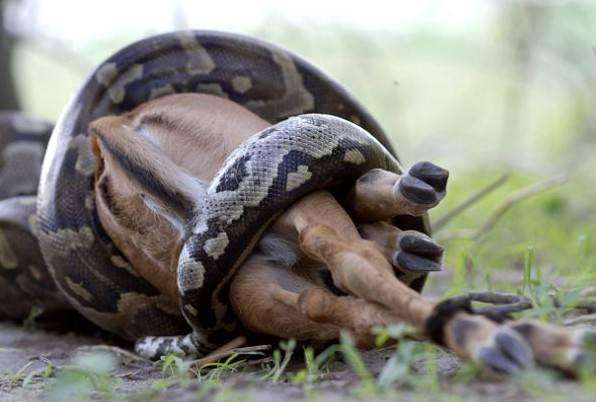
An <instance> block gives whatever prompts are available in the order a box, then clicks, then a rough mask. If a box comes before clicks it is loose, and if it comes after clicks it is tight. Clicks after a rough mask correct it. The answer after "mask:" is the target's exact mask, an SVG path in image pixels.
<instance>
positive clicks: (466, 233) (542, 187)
mask: <svg viewBox="0 0 596 402" xmlns="http://www.w3.org/2000/svg"><path fill="white" fill-rule="evenodd" d="M566 181H567V177H565V176H556V177H551V178H550V179H547V180H544V181H541V182H538V183H534V184H532V185H530V186H527V187H524V188H522V189H520V190H518V191H516V192H514V193H512V194H511V195H509V196H508V197H507V198H506V199H505V200H504V201H503V202H502V203H500V204H499V205H497V207H496V208H495V210H494V211H493V213H492V214H491V215H490V216H489V217H488V219H486V221H485V222H484V224H483V225H482V226H481V227H480V228H478V229H461V230H454V231H450V232H445V233H444V234H443V235H442V236H439V240H443V241H444V240H451V239H454V238H460V239H462V238H463V239H470V240H479V239H480V238H481V237H482V236H484V235H485V234H486V233H488V232H490V231H491V230H492V229H493V228H494V226H495V225H496V224H497V222H498V221H499V220H500V219H501V218H502V217H503V215H505V213H506V212H507V211H509V210H510V209H511V208H512V207H513V206H515V205H516V204H517V203H519V202H521V201H523V200H526V199H528V198H530V197H532V196H534V195H537V194H540V193H543V192H545V191H547V190H550V189H552V188H554V187H557V186H560V185H562V184H563V183H565V182H566Z"/></svg>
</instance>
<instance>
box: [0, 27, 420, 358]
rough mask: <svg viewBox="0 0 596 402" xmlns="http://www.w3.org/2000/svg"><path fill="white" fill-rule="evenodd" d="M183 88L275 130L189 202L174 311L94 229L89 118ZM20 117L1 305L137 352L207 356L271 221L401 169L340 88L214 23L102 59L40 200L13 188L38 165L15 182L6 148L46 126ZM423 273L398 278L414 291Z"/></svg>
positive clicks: (10, 312) (67, 124)
mask: <svg viewBox="0 0 596 402" xmlns="http://www.w3.org/2000/svg"><path fill="white" fill-rule="evenodd" d="M185 92H195V93H205V94H211V95H216V96H220V97H224V98H228V99H230V100H232V101H234V102H236V103H238V104H240V105H242V106H244V107H246V108H247V109H249V110H251V111H252V112H254V113H255V114H257V115H258V116H260V117H262V118H263V119H265V120H267V121H268V122H270V123H271V124H273V126H271V127H270V128H268V129H266V130H264V131H262V132H261V133H258V134H256V135H254V136H253V137H251V138H250V139H249V140H248V141H246V142H245V143H244V144H243V145H242V146H240V147H239V148H238V149H236V150H235V151H234V152H233V153H232V154H231V155H230V156H229V158H228V159H227V161H226V162H225V163H224V166H223V167H222V168H221V170H220V171H219V173H218V174H217V176H216V177H215V178H214V179H213V181H212V182H211V183H210V184H209V186H208V187H207V188H206V189H205V195H204V199H203V202H202V203H201V205H199V206H198V207H196V208H195V209H194V210H193V211H192V215H193V218H192V219H191V221H190V222H189V223H188V225H187V228H186V229H187V230H186V241H185V243H184V247H183V249H182V252H181V255H180V259H179V263H178V273H177V279H178V290H179V294H180V298H181V306H182V311H172V309H171V308H168V306H167V303H165V301H164V297H163V296H162V295H161V294H160V293H159V292H158V291H157V290H156V289H155V288H154V287H153V286H152V285H150V283H149V282H148V281H147V280H146V279H145V278H143V277H141V276H139V274H137V273H136V272H135V270H134V269H133V268H132V267H131V266H130V264H129V263H128V262H127V261H126V259H125V258H124V257H123V256H122V254H121V253H120V252H119V251H118V249H117V248H116V247H115V246H114V244H113V243H112V242H111V240H110V238H109V237H108V236H107V235H106V233H105V231H104V230H103V229H102V227H101V224H100V222H99V219H98V215H97V211H96V209H95V198H94V189H93V188H94V187H93V184H94V179H95V177H94V171H95V159H94V156H93V154H92V150H91V148H90V141H89V133H88V125H89V123H90V122H92V121H93V120H95V119H97V118H99V117H102V116H106V115H117V114H122V113H124V112H127V111H130V110H132V109H133V108H135V107H136V106H138V105H140V104H142V103H144V102H146V101H148V100H151V99H154V98H157V97H161V96H164V95H169V94H174V93H185ZM18 120H19V119H14V118H9V117H5V118H4V119H0V122H1V124H2V128H0V130H3V131H1V133H2V139H1V141H2V143H1V144H2V146H3V149H2V159H3V160H2V171H1V175H0V183H2V189H1V194H2V197H3V198H4V200H3V201H1V202H0V227H1V229H2V230H1V231H0V267H1V268H2V269H0V281H1V283H0V292H2V294H3V295H6V296H5V297H3V298H2V300H0V301H2V302H4V303H3V305H2V306H1V307H0V308H1V309H0V314H2V315H3V316H6V317H9V318H16V317H19V316H21V317H22V316H23V315H26V313H27V311H26V310H27V309H28V308H31V306H32V305H33V304H39V305H41V306H43V308H44V309H46V310H52V309H60V308H65V306H70V307H72V308H74V309H76V310H77V311H78V312H79V313H81V314H82V315H83V316H85V317H86V318H88V319H89V320H91V321H92V322H94V323H95V324H97V325H99V326H100V327H102V328H104V329H106V330H108V331H111V332H113V333H116V334H117V335H119V336H121V337H123V338H125V339H130V340H136V341H139V340H140V341H139V342H138V343H137V350H138V351H139V352H140V353H142V354H145V355H156V354H158V353H166V352H168V351H172V350H180V349H182V350H184V351H186V352H192V353H195V354H203V353H206V352H208V351H210V350H212V349H213V348H215V347H217V346H218V345H221V344H222V342H225V341H226V340H227V339H229V338H230V337H231V336H232V335H233V334H234V333H235V332H237V331H239V330H241V329H240V328H239V326H238V324H237V323H236V321H235V320H234V317H233V312H232V309H231V308H229V306H228V301H227V294H226V284H227V282H228V280H229V278H230V277H231V275H233V273H234V272H235V270H236V269H237V268H238V267H239V266H240V265H241V264H242V262H243V261H244V259H245V258H246V257H247V256H248V255H249V254H250V252H251V251H252V249H253V247H254V246H255V244H256V243H257V242H258V240H259V236H260V235H261V234H262V233H263V231H264V230H265V229H266V228H267V225H268V224H269V223H270V222H271V221H272V220H273V219H274V218H275V217H277V216H278V215H279V214H280V213H281V212H283V210H284V209H285V208H287V207H288V206H289V205H290V204H292V203H293V202H294V201H296V200H297V199H298V198H300V197H301V196H303V195H305V194H307V193H309V192H312V191H314V190H316V189H321V188H328V189H333V190H334V191H337V192H341V191H343V189H344V188H346V186H348V185H349V183H353V181H354V180H355V179H356V178H357V177H358V176H360V175H361V174H363V173H365V172H366V171H368V170H370V169H371V168H383V169H386V170H391V171H395V172H400V170H401V168H400V165H399V162H398V159H397V157H396V155H395V152H394V151H393V149H392V147H391V145H390V143H389V141H388V139H387V136H386V135H385V133H384V132H383V130H382V129H381V127H380V126H379V124H378V123H377V122H376V121H375V120H374V119H373V118H372V117H371V116H370V114H369V113H368V112H367V111H366V110H364V109H363V107H362V106H361V105H360V104H359V103H358V102H357V101H356V100H355V99H354V98H353V97H352V96H351V95H350V94H349V93H348V91H346V89H345V88H343V87H342V86H340V85H339V84H338V83H336V82H335V81H334V80H333V79H331V78H330V77H328V76H327V75H326V74H324V73H323V72H321V71H320V70H318V69H317V68H315V67H313V66H312V65H311V64H309V63H308V62H306V61H305V60H303V59H301V58H300V57H298V56H296V55H294V54H292V53H290V52H288V51H286V50H284V49H281V48H279V47H276V46H273V45H271V44H268V43H265V42H262V41H260V40H257V39H254V38H250V37H245V36H240V35H235V34H228V33H221V32H212V31H181V32H173V33H168V34H163V35H159V36H154V37H151V38H148V39H144V40H141V41H139V42H136V43H134V44H132V45H130V46H128V47H126V48H124V49H123V50H121V51H119V52H117V53H116V54H115V55H113V56H112V57H110V58H109V59H107V60H106V61H104V62H103V63H101V65H100V66H99V67H98V68H97V69H96V70H95V71H94V72H93V73H92V74H91V75H90V76H89V78H88V79H87V80H86V81H85V82H84V84H83V85H82V87H81V88H80V90H79V91H78V92H77V93H76V94H75V96H74V97H73V99H72V100H71V102H70V104H69V105H68V106H67V107H66V109H65V110H64V112H63V113H62V115H61V117H60V119H59V121H58V122H57V124H56V126H55V128H54V130H53V132H52V135H51V138H50V140H49V143H48V146H47V151H46V152H45V158H44V160H43V166H42V168H41V174H40V176H39V179H40V182H39V188H38V192H37V209H35V204H34V197H35V191H34V188H35V185H34V186H29V187H28V188H27V189H26V190H24V191H20V192H19V190H18V189H17V188H18V187H19V186H21V185H22V184H23V183H24V182H25V181H27V180H29V181H31V180H33V181H36V179H37V177H38V174H39V163H37V164H36V162H35V161H34V160H33V159H34V158H29V159H30V162H31V163H30V164H29V166H27V168H26V169H21V172H20V173H23V172H24V173H26V174H27V175H29V176H27V177H26V179H18V177H17V176H18V175H17V174H16V172H14V171H13V170H14V169H16V168H17V167H16V166H14V164H13V163H11V162H10V157H11V155H12V154H11V152H13V151H14V149H16V148H15V147H16V145H15V144H19V143H23V142H35V143H36V144H38V151H36V152H41V153H43V148H44V147H45V141H46V140H47V138H48V132H49V126H47V125H43V127H44V128H43V129H41V128H40V129H39V130H38V131H36V134H31V133H30V132H28V131H27V128H26V127H27V125H26V124H23V122H22V121H21V124H20V125H21V126H22V127H19V124H18ZM37 124H38V126H41V125H42V124H41V123H39V122H38V123H37ZM38 128H39V127H38ZM29 129H30V127H29ZM17 132H21V133H19V134H16V133H17ZM6 133H10V134H6ZM30 137H31V138H30ZM5 139H6V140H5ZM36 155H37V154H36ZM4 177H9V178H12V179H11V180H12V181H10V180H4V181H3V180H2V178H4ZM16 195H24V197H23V196H20V197H16V198H15V197H14V196H16ZM396 219H397V222H395V223H396V224H398V225H399V226H400V227H402V228H405V229H416V230H420V231H424V232H426V233H429V226H428V222H427V220H426V217H422V218H412V217H398V218H396ZM15 227H16V228H17V229H15ZM21 238H26V241H25V240H22V241H21V240H19V239H21ZM37 242H38V244H39V248H40V250H41V254H39V252H38V246H37ZM36 253H37V254H36ZM23 278H24V279H23ZM424 279H425V275H424V274H421V275H414V276H408V277H404V278H402V280H404V281H405V282H406V283H407V284H408V285H409V286H411V287H413V288H415V289H416V290H421V289H422V286H423V284H424ZM38 288H39V289H42V290H43V292H41V291H38ZM4 289H8V290H7V291H5V290H4ZM6 292H9V293H6ZM25 300H26V302H25ZM189 333H190V335H187V334H189ZM184 335H186V336H184ZM153 337H157V338H153Z"/></svg>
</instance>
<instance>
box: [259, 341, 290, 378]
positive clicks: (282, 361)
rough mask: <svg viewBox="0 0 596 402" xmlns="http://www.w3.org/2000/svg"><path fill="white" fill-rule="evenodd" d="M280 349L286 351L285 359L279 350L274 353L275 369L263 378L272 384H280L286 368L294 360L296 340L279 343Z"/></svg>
mask: <svg viewBox="0 0 596 402" xmlns="http://www.w3.org/2000/svg"><path fill="white" fill-rule="evenodd" d="M279 347H280V349H281V350H283V351H284V356H283V358H282V357H281V351H280V350H279V349H276V350H274V351H273V355H272V358H273V367H272V368H271V369H270V370H269V372H268V373H267V374H265V375H264V376H263V379H264V380H270V381H272V382H278V381H279V380H280V378H281V376H282V375H283V374H284V371H285V370H286V367H287V366H288V364H289V363H290V360H291V359H292V355H293V354H294V349H296V340H295V339H290V340H287V341H281V342H280V343H279Z"/></svg>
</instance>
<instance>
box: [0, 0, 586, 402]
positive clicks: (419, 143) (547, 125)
mask: <svg viewBox="0 0 596 402" xmlns="http://www.w3.org/2000/svg"><path fill="white" fill-rule="evenodd" d="M512 7H514V8H515V6H512ZM505 11H507V10H505ZM510 11H511V10H509V12H510ZM514 11H515V10H514ZM543 11H544V10H543ZM508 15H509V14H507V13H503V15H500V16H497V17H495V20H494V21H493V24H494V25H493V26H488V27H476V28H474V29H473V30H472V31H471V32H465V33H460V34H445V33H442V32H435V31H433V30H432V29H428V30H421V31H419V32H412V33H409V34H404V35H398V34H395V33H388V32H360V31H357V30H353V29H351V28H349V27H341V26H339V27H321V26H317V27H313V26H309V25H308V24H306V25H305V26H303V27H297V26H293V27H288V26H284V25H283V24H282V25H279V24H277V23H275V22H274V21H272V24H271V25H268V26H267V27H263V29H262V30H259V31H257V32H256V34H257V35H258V36H260V37H262V38H264V39H267V40H270V41H272V42H275V43H278V44H280V45H283V46H286V47H287V48H290V49H292V50H294V51H295V52H297V53H299V54H301V55H304V56H305V57H307V58H308V59H310V60H311V61H313V62H314V63H315V64H317V65H319V66H321V67H322V68H324V69H325V70H327V71H328V72H330V73H331V74H332V75H333V76H334V77H336V78H337V79H338V80H339V81H340V82H342V83H344V84H345V85H346V86H348V87H349V88H350V89H351V90H352V91H353V92H354V93H355V94H356V96H357V98H358V99H359V100H360V101H361V102H362V103H363V104H364V105H366V107H367V108H368V109H370V110H371V112H372V113H373V115H375V116H376V117H377V118H378V119H379V121H380V122H381V123H382V125H383V126H384V127H385V128H386V129H387V131H388V132H389V133H390V135H391V138H392V140H393V141H394V143H395V144H396V145H397V149H398V151H399V154H400V156H401V158H402V160H403V162H404V163H405V164H411V163H413V162H415V161H417V160H423V159H425V160H426V159H428V160H432V161H435V162H437V163H439V164H441V165H443V166H444V167H446V168H448V169H449V170H450V172H451V178H450V184H449V187H448V195H447V198H446V199H445V200H444V201H443V202H442V204H441V205H440V206H439V207H437V208H436V210H433V211H432V212H431V217H432V218H438V217H441V216H443V215H444V214H445V213H446V212H447V211H450V210H451V209H452V208H453V207H454V206H455V205H457V204H458V203H459V202H461V200H463V199H465V198H466V197H467V196H468V195H469V194H471V193H473V192H474V191H476V190H478V189H480V188H482V187H484V186H485V185H487V184H488V183H489V182H491V181H492V180H494V179H495V178H496V177H498V176H500V175H501V174H503V173H506V172H510V173H511V174H512V175H511V178H510V179H509V180H508V181H507V182H506V183H505V185H503V186H501V187H500V188H499V189H498V190H496V191H494V192H492V193H491V194H490V195H489V196H487V197H486V198H484V199H483V200H482V201H480V202H479V203H477V204H475V205H473V206H472V207H471V208H469V209H468V210H466V211H465V212H464V213H462V214H461V215H459V216H458V217H457V218H456V219H454V220H453V221H452V222H450V223H449V225H447V226H446V227H445V228H444V229H443V230H442V231H439V232H437V233H436V237H437V238H438V239H443V240H442V243H443V244H444V246H446V255H445V273H443V274H438V275H431V277H430V281H429V283H428V286H427V289H426V292H427V293H428V294H429V295H432V296H435V297H445V296H449V295H455V294H459V293H462V292H466V291H470V290H498V291H511V292H518V293H521V294H525V295H528V296H529V297H530V298H531V299H532V300H533V302H534V304H535V307H534V309H532V310H531V311H530V312H527V313H526V314H527V315H531V316H535V317H538V318H540V319H546V320H549V321H554V322H560V321H561V320H562V319H564V317H565V315H566V314H567V313H568V312H569V310H570V309H572V307H573V305H574V304H575V303H576V302H577V295H578V292H579V291H580V290H581V289H583V288H585V287H587V286H590V285H595V284H596V175H594V173H593V172H595V171H596V161H595V160H594V158H593V155H594V154H595V153H596V141H595V140H594V135H593V134H594V126H595V124H594V110H593V105H594V94H596V91H594V60H593V55H592V52H591V50H590V49H591V46H592V45H594V40H593V38H594V37H595V36H594V34H595V33H596V31H595V27H596V13H595V12H594V8H593V7H591V8H590V7H588V6H580V5H570V6H568V7H563V6H562V7H551V8H547V9H546V14H541V15H546V20H545V21H546V23H545V25H544V26H543V28H544V32H543V35H541V36H540V40H537V41H536V42H535V43H529V45H528V46H529V50H528V51H534V56H535V57H534V58H533V59H532V58H531V59H530V61H529V62H526V64H523V63H524V61H523V60H521V59H520V58H519V53H518V52H516V49H518V48H519V46H520V42H519V40H518V41H516V38H518V39H519V38H522V39H523V38H524V37H525V36H523V35H527V29H528V26H527V24H530V22H529V20H528V19H527V18H526V17H528V16H527V15H523V16H522V17H524V18H522V19H521V21H522V22H523V23H519V24H514V23H513V22H511V21H518V22H519V20H517V19H513V20H510V19H509V18H508V17H507V16H508ZM518 17H519V16H518ZM528 18H529V17H528ZM133 39H137V38H128V37H127V38H123V37H119V36H117V35H116V36H115V37H114V38H113V40H111V41H106V42H102V43H90V44H87V45H86V46H83V49H85V51H84V52H83V53H84V54H83V57H82V59H81V61H80V62H78V63H65V62H64V60H60V59H57V58H55V57H54V56H53V55H52V54H48V53H44V52H40V51H39V49H38V48H37V47H36V46H34V45H33V44H24V45H22V46H21V48H20V49H19V53H18V57H17V60H16V70H17V72H18V77H17V79H18V84H19V89H20V91H21V94H22V98H23V101H24V105H25V109H26V110H28V111H30V112H32V113H34V114H37V115H41V116H44V117H47V118H50V119H52V120H55V119H56V118H57V117H58V116H59V114H60V112H61V110H62V109H63V107H64V105H65V104H66V102H67V101H68V99H69V98H70V96H71V95H72V93H73V92H74V91H75V90H76V88H77V87H78V85H79V84H80V82H81V80H82V79H83V77H84V76H85V75H86V73H87V71H83V70H85V66H86V65H88V66H89V68H91V67H92V65H93V64H94V63H96V62H99V61H100V60H102V59H103V58H105V57H106V56H107V55H108V54H110V53H111V52H113V51H114V50H116V49H117V48H119V47H120V46H122V45H123V44H125V43H128V42H130V41H131V40H133ZM524 71H525V72H526V74H523V73H521V72H524ZM46 77H52V79H46ZM40 78H41V79H40ZM561 173H562V174H565V175H566V176H567V177H568V181H567V183H566V184H564V185H563V186H560V187H557V188H555V189H552V190H548V191H545V192H543V193H541V194H539V195H536V196H535V197H532V198H531V199H528V200H525V201H523V202H521V203H519V204H516V205H515V206H514V207H513V208H512V209H511V210H509V211H508V212H507V213H506V214H505V215H504V216H503V217H502V218H501V219H500V220H499V221H498V222H497V224H496V225H495V226H494V227H493V228H492V229H491V230H490V231H489V232H487V233H486V234H484V235H483V236H482V237H480V238H479V239H476V240H470V239H457V238H452V237H450V233H454V232H456V231H460V230H462V229H477V228H479V227H480V226H481V225H482V224H483V223H484V222H485V220H486V219H487V218H488V216H490V214H491V213H492V212H493V211H494V210H495V209H496V208H497V207H498V206H499V205H500V204H501V203H502V202H503V200H505V199H506V197H507V196H508V195H509V194H511V193H513V192H514V191H516V190H519V189H520V188H523V187H525V186H528V185H531V184H532V183H536V182H539V181H542V180H544V179H547V178H549V177H551V176H553V175H558V174H561ZM554 298H556V299H557V300H558V302H559V305H555V303H554V302H553V299H554ZM33 318H34V317H33ZM406 329H407V328H405V327H403V326H392V327H387V328H378V329H376V331H377V332H376V335H377V341H378V345H379V346H381V345H384V344H385V343H386V342H387V341H389V340H396V339H399V340H400V342H399V343H398V346H397V347H395V348H394V350H393V351H392V353H391V356H390V358H389V360H388V361H387V362H386V365H385V366H384V368H382V369H381V370H380V372H379V373H373V372H371V370H370V368H369V367H368V366H367V365H366V364H365V360H364V359H363V356H362V355H361V353H360V352H358V351H357V350H356V349H355V348H354V346H353V344H352V343H351V341H350V339H349V337H348V336H346V335H342V338H341V340H340V342H339V344H338V345H333V346H331V347H329V348H327V349H325V350H324V351H321V352H315V350H314V349H313V348H311V347H306V348H302V347H301V346H298V345H297V344H296V343H295V342H293V341H288V342H285V343H282V344H280V345H279V347H278V348H277V349H276V350H275V351H274V352H273V353H272V356H271V357H272V360H271V362H269V363H265V364H263V365H262V366H261V367H257V368H254V367H252V366H249V365H248V364H247V361H246V360H241V359H239V358H238V357H237V356H232V357H230V358H228V359H226V360H224V361H222V362H219V363H214V364H211V365H208V366H205V367H203V368H201V369H200V370H198V371H197V372H196V373H195V374H197V376H196V377H195V378H189V377H188V376H187V375H186V370H187V369H188V366H187V364H186V363H185V362H184V361H183V360H182V359H180V358H179V357H178V356H175V355H171V356H165V357H164V358H163V359H162V361H161V362H160V369H161V372H162V378H160V379H158V380H155V381H154V382H153V384H152V386H151V387H150V388H149V389H146V390H141V391H139V392H137V393H134V392H133V393H130V394H127V395H121V394H118V393H117V391H114V390H113V388H114V387H116V386H118V384H119V381H120V380H119V379H117V378H115V377H114V376H113V375H112V374H113V371H114V369H115V366H114V363H113V362H112V363H110V362H109V361H108V360H106V359H107V358H106V357H105V356H103V357H102V356H99V357H97V356H95V357H94V356H87V357H83V358H81V359H80V360H78V361H77V362H75V364H74V366H73V367H72V368H64V369H60V370H59V369H55V368H54V369H50V371H49V372H48V373H46V375H45V376H42V378H44V381H46V382H47V387H48V392H49V395H50V396H51V397H52V398H54V400H65V399H64V397H65V395H68V396H72V395H74V396H75V397H76V398H79V399H78V400H91V399H92V398H96V399H98V398H99V399H101V400H143V401H148V400H153V399H158V398H159V397H160V395H162V394H161V393H162V392H165V390H168V389H170V388H171V387H176V386H181V385H183V386H188V385H191V384H195V383H198V384H200V387H199V390H198V391H197V396H198V397H206V396H209V397H210V398H211V399H213V400H219V401H228V400H230V401H235V402H238V401H241V400H242V398H243V397H242V391H238V390H236V389H232V388H229V387H227V386H226V381H228V380H229V379H230V378H234V377H236V376H241V375H248V376H249V378H250V379H251V380H250V381H251V382H252V383H253V385H254V386H255V387H257V388H258V387H260V386H261V385H260V384H277V385H279V384H285V383H289V384H292V385H293V386H296V387H301V388H302V390H303V392H304V393H305V395H306V396H307V398H308V399H309V400H317V395H319V386H320V385H322V384H324V383H325V381H326V379H327V378H328V374H329V373H332V372H333V371H334V370H336V365H337V364H338V362H340V361H343V362H344V363H345V365H347V366H348V367H349V368H350V369H351V370H352V371H353V372H354V373H355V375H356V377H357V378H358V379H359V380H358V381H357V382H356V383H354V384H350V386H349V387H347V388H348V389H347V391H348V393H349V394H350V395H351V397H352V398H353V399H354V400H359V399H361V400H373V399H374V400H387V401H389V400H398V399H400V396H401V395H402V394H401V393H402V392H408V395H411V394H412V393H413V395H414V396H415V399H416V400H439V399H440V400H454V401H457V400H466V396H467V394H466V393H467V387H469V386H470V387H471V385H470V384H475V383H476V382H477V381H478V379H479V378H482V375H481V371H480V369H479V368H478V367H476V366H475V365H474V364H471V363H465V364H463V366H462V367H461V368H460V369H459V370H458V372H457V373H456V374H455V375H454V376H453V377H449V378H447V379H446V378H444V376H442V375H441V374H440V370H439V368H438V367H437V360H436V357H437V354H438V351H437V348H435V347H434V346H431V345H421V344H417V343H413V342H412V341H408V340H404V339H403V335H404V331H406ZM421 362H422V363H421ZM420 365H421V368H420V367H419V366H420ZM414 366H416V367H417V368H416V369H414ZM23 373H24V372H17V373H5V375H4V376H3V377H1V378H0V383H2V384H4V383H6V384H10V385H11V386H13V385H14V384H22V383H26V381H25V377H24V374H23ZM555 379H556V380H555ZM558 380H560V376H559V375H557V374H556V373H553V372H552V371H549V370H539V369H537V370H531V371H528V372H527V373H524V374H523V375H521V376H519V377H516V378H515V379H513V380H512V383H513V384H514V385H515V386H516V387H518V388H519V389H520V390H521V391H520V392H522V393H523V394H524V395H527V396H529V397H531V398H534V399H537V400H566V399H568V396H569V395H568V394H566V392H567V391H566V390H567V389H559V388H560V382H559V381H558ZM594 384H596V376H595V375H594V374H593V373H584V374H582V375H581V376H580V378H579V380H578V382H577V388H574V389H573V392H574V394H576V393H577V395H580V394H581V395H583V394H585V395H594V393H595V392H596V389H595V385H594ZM577 395H575V396H577ZM60 398H62V399H60ZM76 398H75V399H72V400H77V399H76ZM578 398H579V396H578Z"/></svg>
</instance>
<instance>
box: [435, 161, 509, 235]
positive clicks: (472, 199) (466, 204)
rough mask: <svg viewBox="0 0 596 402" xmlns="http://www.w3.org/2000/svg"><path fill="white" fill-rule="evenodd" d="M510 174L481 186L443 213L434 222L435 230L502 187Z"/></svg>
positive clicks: (438, 229)
mask: <svg viewBox="0 0 596 402" xmlns="http://www.w3.org/2000/svg"><path fill="white" fill-rule="evenodd" d="M510 176H511V175H510V174H509V173H504V174H502V175H501V176H499V177H498V178H497V179H496V180H495V181H493V182H491V183H489V184H488V186H486V187H484V188H481V189H480V190H478V191H477V192H475V193H474V194H472V195H470V196H469V197H468V198H466V199H465V200H463V201H462V202H461V203H460V204H459V205H457V206H456V207H455V208H453V209H452V210H451V211H449V212H447V213H446V214H445V215H443V216H442V217H440V218H439V219H437V220H436V221H435V222H434V223H433V232H435V233H436V232H438V231H440V230H441V229H442V228H444V227H445V225H447V223H449V222H450V221H451V220H452V219H453V218H455V217H456V216H458V215H459V214H461V213H462V212H464V211H465V210H466V209H468V208H470V207H471V206H472V205H474V204H476V203H477V202H478V201H480V200H481V199H483V198H484V197H486V196H487V195H488V194H490V193H492V192H493V191H494V190H496V189H497V188H499V187H501V186H502V185H503V184H505V182H506V181H507V180H508V179H509V177H510Z"/></svg>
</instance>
